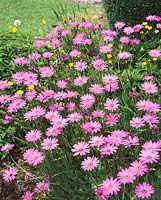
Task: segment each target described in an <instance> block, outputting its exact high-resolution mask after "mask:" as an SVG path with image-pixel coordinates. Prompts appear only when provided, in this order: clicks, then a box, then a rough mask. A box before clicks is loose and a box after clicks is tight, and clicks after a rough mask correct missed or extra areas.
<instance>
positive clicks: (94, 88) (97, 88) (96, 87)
mask: <svg viewBox="0 0 161 200" xmlns="http://www.w3.org/2000/svg"><path fill="white" fill-rule="evenodd" d="M89 91H90V92H91V93H94V94H102V93H103V91H104V87H103V86H102V85H101V84H92V85H91V87H90V88H89Z"/></svg>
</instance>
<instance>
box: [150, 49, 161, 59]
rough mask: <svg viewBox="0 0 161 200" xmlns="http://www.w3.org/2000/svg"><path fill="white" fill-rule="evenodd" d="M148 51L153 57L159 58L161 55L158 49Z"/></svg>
mask: <svg viewBox="0 0 161 200" xmlns="http://www.w3.org/2000/svg"><path fill="white" fill-rule="evenodd" d="M148 53H149V55H150V56H151V57H152V58H158V57H159V56H161V51H160V50H158V49H151V50H150V51H149V52H148Z"/></svg>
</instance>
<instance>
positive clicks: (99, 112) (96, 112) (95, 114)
mask: <svg viewBox="0 0 161 200" xmlns="http://www.w3.org/2000/svg"><path fill="white" fill-rule="evenodd" d="M91 114H92V117H93V118H94V119H95V118H98V117H99V118H104V116H105V112H104V111H103V110H94V111H92V113H91Z"/></svg>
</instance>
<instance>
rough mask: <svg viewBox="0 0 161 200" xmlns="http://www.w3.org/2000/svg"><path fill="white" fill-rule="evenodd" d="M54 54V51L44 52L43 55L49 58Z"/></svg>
mask: <svg viewBox="0 0 161 200" xmlns="http://www.w3.org/2000/svg"><path fill="white" fill-rule="evenodd" d="M52 56H53V53H52V52H44V53H43V54H42V57H43V58H45V59H49V58H51V57H52Z"/></svg>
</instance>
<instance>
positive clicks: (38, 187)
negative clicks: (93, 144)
mask: <svg viewBox="0 0 161 200" xmlns="http://www.w3.org/2000/svg"><path fill="white" fill-rule="evenodd" d="M49 185H50V184H49V183H48V182H39V183H36V186H35V188H34V192H36V193H41V192H43V191H45V190H48V189H49Z"/></svg>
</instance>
